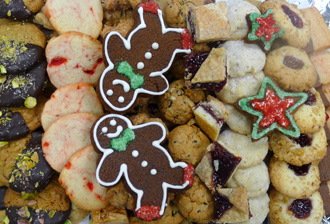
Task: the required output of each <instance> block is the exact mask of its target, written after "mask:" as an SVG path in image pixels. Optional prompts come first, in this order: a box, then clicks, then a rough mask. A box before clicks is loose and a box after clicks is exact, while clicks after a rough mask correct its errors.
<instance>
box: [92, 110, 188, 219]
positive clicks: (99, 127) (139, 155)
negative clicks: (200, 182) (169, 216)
mask: <svg viewBox="0 0 330 224" xmlns="http://www.w3.org/2000/svg"><path fill="white" fill-rule="evenodd" d="M165 135H166V130H165V128H164V126H163V125H162V124H160V123H158V122H150V123H146V124H142V125H137V126H133V125H132V123H131V122H130V120H128V119H127V118H126V117H124V116H121V115H117V114H108V115H105V116H103V117H101V118H100V119H99V120H98V121H97V122H96V123H95V125H94V128H93V129H92V137H93V144H94V147H95V148H96V149H98V150H100V151H101V152H103V156H102V159H101V161H100V162H99V165H98V167H97V169H96V178H97V180H98V182H99V183H100V184H101V185H103V186H106V187H109V186H114V185H116V184H117V183H118V181H119V180H120V179H121V178H122V177H125V179H126V182H127V184H128V186H129V188H130V190H131V191H133V192H134V193H135V194H136V195H135V197H136V210H135V211H136V216H137V217H138V218H140V219H143V220H145V221H152V220H156V219H160V218H161V216H162V215H163V214H164V210H165V206H166V201H167V189H169V188H171V189H177V190H182V189H185V188H186V187H187V186H190V185H191V184H192V183H193V173H194V168H193V166H192V165H191V164H189V165H188V164H186V163H184V162H177V163H175V162H173V160H172V158H171V156H170V155H169V153H168V152H167V151H166V150H165V149H164V148H163V147H162V146H160V143H161V142H163V141H164V139H165Z"/></svg>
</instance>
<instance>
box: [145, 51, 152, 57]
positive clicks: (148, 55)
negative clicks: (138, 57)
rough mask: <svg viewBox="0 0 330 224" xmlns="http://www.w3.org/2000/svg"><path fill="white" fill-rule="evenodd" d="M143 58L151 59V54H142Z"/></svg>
mask: <svg viewBox="0 0 330 224" xmlns="http://www.w3.org/2000/svg"><path fill="white" fill-rule="evenodd" d="M144 57H145V58H146V59H151V58H152V54H151V53H150V52H147V53H145V54H144Z"/></svg>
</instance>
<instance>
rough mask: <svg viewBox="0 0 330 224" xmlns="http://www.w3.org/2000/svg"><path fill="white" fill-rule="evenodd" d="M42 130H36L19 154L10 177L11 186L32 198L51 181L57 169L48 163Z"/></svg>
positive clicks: (26, 196) (24, 195) (25, 196)
mask: <svg viewBox="0 0 330 224" xmlns="http://www.w3.org/2000/svg"><path fill="white" fill-rule="evenodd" d="M42 136H43V132H42V131H35V132H33V133H32V134H31V139H30V141H29V143H28V144H27V145H26V148H25V149H24V150H23V151H22V153H21V154H19V155H18V157H17V159H16V163H15V167H14V169H13V170H12V172H11V174H10V178H9V187H10V188H11V189H13V190H15V191H17V192H21V193H22V196H23V198H32V197H34V196H35V195H36V194H37V193H38V192H41V191H42V190H43V189H44V188H45V187H46V186H47V185H48V183H49V182H50V181H51V178H52V176H53V174H54V173H55V171H54V170H53V169H52V168H51V167H50V165H49V164H48V163H47V161H46V159H45V157H44V154H43V151H42V148H41V138H42Z"/></svg>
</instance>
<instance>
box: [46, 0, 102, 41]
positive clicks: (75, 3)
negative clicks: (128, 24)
mask: <svg viewBox="0 0 330 224" xmlns="http://www.w3.org/2000/svg"><path fill="white" fill-rule="evenodd" d="M44 12H45V15H46V16H47V17H48V19H49V21H50V23H51V24H52V25H53V27H54V28H55V30H56V31H57V32H58V33H60V34H63V33H65V32H67V31H78V32H81V33H85V34H87V35H90V36H92V37H94V38H97V37H98V36H99V34H100V32H101V30H102V20H103V9H102V5H101V1H95V0H70V1H66V0H50V1H47V2H46V4H45V10H44Z"/></svg>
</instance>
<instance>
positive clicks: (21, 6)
mask: <svg viewBox="0 0 330 224" xmlns="http://www.w3.org/2000/svg"><path fill="white" fill-rule="evenodd" d="M43 5H44V1H43V0H36V1H31V0H17V1H12V0H9V1H1V2H0V18H8V19H13V20H17V21H25V20H28V19H29V18H31V17H32V16H33V14H34V13H36V12H38V11H39V10H40V9H41V7H42V6H43Z"/></svg>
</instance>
